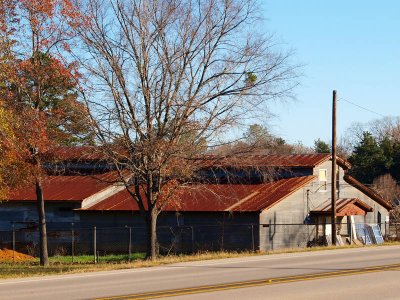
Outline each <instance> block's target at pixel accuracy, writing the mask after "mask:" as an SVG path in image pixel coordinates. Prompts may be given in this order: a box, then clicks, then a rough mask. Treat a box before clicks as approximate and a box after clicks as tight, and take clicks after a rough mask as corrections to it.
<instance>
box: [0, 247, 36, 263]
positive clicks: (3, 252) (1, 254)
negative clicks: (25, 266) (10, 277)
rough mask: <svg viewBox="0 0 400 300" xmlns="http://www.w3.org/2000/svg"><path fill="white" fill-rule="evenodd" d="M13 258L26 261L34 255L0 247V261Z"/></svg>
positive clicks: (7, 260)
mask: <svg viewBox="0 0 400 300" xmlns="http://www.w3.org/2000/svg"><path fill="white" fill-rule="evenodd" d="M13 258H15V261H27V260H31V259H34V257H32V256H30V255H27V254H24V253H20V252H17V251H13V250H9V249H0V262H9V261H12V260H13Z"/></svg>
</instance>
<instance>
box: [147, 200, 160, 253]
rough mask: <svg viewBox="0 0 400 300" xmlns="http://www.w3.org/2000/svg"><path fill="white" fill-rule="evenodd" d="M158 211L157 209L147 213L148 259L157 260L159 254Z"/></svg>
mask: <svg viewBox="0 0 400 300" xmlns="http://www.w3.org/2000/svg"><path fill="white" fill-rule="evenodd" d="M157 216H158V214H157V211H156V209H155V208H153V209H151V210H148V211H147V212H146V246H147V247H146V258H147V259H149V260H155V259H156V258H157V254H158V243H157Z"/></svg>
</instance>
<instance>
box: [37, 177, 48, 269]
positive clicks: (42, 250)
mask: <svg viewBox="0 0 400 300" xmlns="http://www.w3.org/2000/svg"><path fill="white" fill-rule="evenodd" d="M36 199H37V210H38V218H39V246H40V247H39V256H40V265H41V266H48V265H49V254H48V251H47V230H46V216H45V210H44V199H43V189H42V182H41V181H40V179H38V180H36Z"/></svg>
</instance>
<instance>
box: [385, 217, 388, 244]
mask: <svg viewBox="0 0 400 300" xmlns="http://www.w3.org/2000/svg"><path fill="white" fill-rule="evenodd" d="M386 224H387V222H386V221H385V238H386V240H387V237H388V232H387V227H386Z"/></svg>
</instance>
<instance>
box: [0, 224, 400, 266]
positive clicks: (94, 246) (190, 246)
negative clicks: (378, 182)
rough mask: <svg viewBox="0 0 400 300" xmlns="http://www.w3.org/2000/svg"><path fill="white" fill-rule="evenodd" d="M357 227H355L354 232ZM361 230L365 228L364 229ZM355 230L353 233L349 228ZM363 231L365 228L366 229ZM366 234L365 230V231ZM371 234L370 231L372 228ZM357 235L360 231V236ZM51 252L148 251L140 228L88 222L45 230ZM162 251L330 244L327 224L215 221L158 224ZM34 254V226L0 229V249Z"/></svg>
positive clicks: (344, 231)
mask: <svg viewBox="0 0 400 300" xmlns="http://www.w3.org/2000/svg"><path fill="white" fill-rule="evenodd" d="M363 226H364V225H363ZM376 226H379V228H380V229H382V232H383V233H384V236H385V238H387V239H389V240H400V224H398V223H393V224H388V223H385V224H379V225H376ZM356 228H359V230H358V232H357V230H356ZM365 228H366V227H362V226H361V227H360V226H358V227H357V226H355V227H354V230H352V229H351V226H350V225H349V224H343V223H342V224H338V237H339V239H340V243H339V244H346V243H347V244H349V243H352V242H353V241H354V240H355V239H358V240H359V241H360V242H362V243H364V244H365V243H366V242H365V241H366V239H365V237H364V240H363V237H362V236H361V235H362V234H363V232H366V231H365V230H366V229H365ZM362 230H364V231H362ZM352 232H353V233H352ZM365 234H366V233H365ZM368 234H369V233H368ZM371 234H373V233H371ZM358 235H360V236H358ZM47 238H48V249H49V255H50V256H70V257H71V260H72V261H74V257H77V256H82V255H86V256H87V255H89V256H92V257H93V261H94V262H96V261H98V260H101V259H102V258H104V257H107V256H110V255H125V256H126V257H127V260H130V259H131V257H133V255H134V254H135V253H138V252H145V251H146V228H144V227H129V226H125V227H107V228H103V227H91V228H76V226H73V225H71V226H70V228H64V229H48V231H47ZM157 238H158V247H159V249H158V250H159V252H160V254H178V253H197V252H205V251H258V250H262V251H263V250H276V249H282V248H299V247H300V248H301V247H312V246H323V245H329V244H330V243H331V240H330V224H229V225H227V224H213V225H211V224H210V225H190V226H159V227H158V228H157ZM1 248H3V249H4V248H5V249H10V250H15V251H17V252H21V253H25V254H29V255H31V256H36V257H37V256H38V254H39V253H38V252H39V233H38V230H37V228H35V227H31V228H22V229H12V230H3V231H0V249H1Z"/></svg>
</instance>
